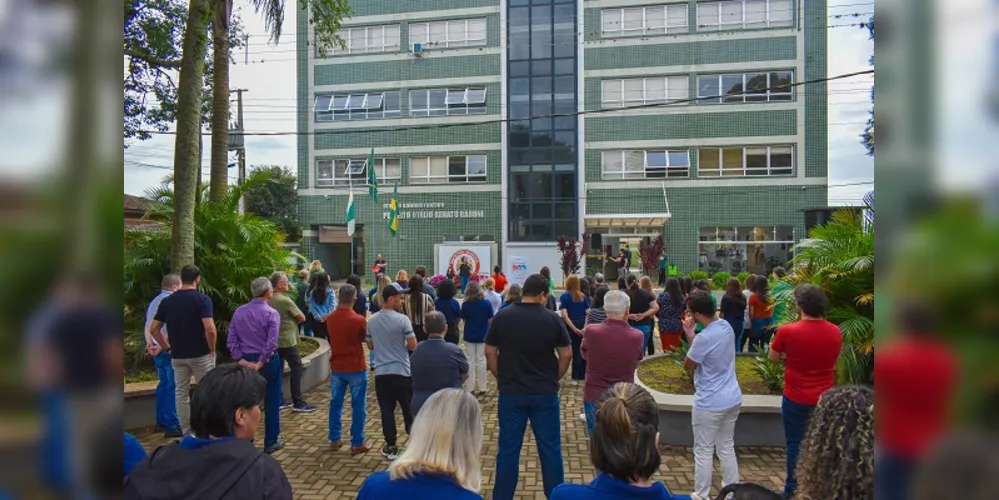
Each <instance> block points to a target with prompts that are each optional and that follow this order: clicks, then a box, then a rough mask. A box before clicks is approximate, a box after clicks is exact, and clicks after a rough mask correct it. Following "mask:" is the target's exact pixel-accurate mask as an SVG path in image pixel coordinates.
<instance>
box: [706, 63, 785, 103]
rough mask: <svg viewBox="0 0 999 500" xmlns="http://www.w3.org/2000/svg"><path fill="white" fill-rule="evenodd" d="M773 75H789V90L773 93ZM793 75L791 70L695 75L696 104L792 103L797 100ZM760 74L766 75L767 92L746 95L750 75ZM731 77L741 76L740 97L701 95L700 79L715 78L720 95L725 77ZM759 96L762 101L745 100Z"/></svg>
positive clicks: (723, 87) (723, 88)
mask: <svg viewBox="0 0 999 500" xmlns="http://www.w3.org/2000/svg"><path fill="white" fill-rule="evenodd" d="M774 73H790V74H791V83H790V87H789V89H788V91H787V92H774V91H773V87H774V84H773V75H774ZM794 73H795V72H794V70H793V69H778V70H759V71H747V72H744V73H718V74H706V75H697V77H696V80H697V102H698V103H703V104H711V105H714V104H752V103H758V102H794V101H795V100H796V98H797V96H796V94H795V92H794V83H795V81H794ZM760 74H765V75H767V86H766V88H767V91H766V93H764V94H748V93H746V89H747V87H748V84H749V80H750V75H760ZM733 76H741V77H742V91H743V94H741V95H735V96H731V97H728V96H725V95H724V94H723V95H719V96H707V95H701V79H702V78H715V79H716V83H717V84H718V92H719V93H720V92H724V90H725V85H724V83H722V82H723V81H724V79H725V77H733ZM760 96H762V97H764V99H759V100H747V98H748V97H760ZM708 97H714V98H715V99H708ZM780 97H786V99H782V98H780ZM732 99H739V100H732Z"/></svg>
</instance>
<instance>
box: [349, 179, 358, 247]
mask: <svg viewBox="0 0 999 500" xmlns="http://www.w3.org/2000/svg"><path fill="white" fill-rule="evenodd" d="M356 219H357V218H356V217H355V216H354V190H351V191H350V198H349V199H348V200H347V236H354V226H355V225H356V222H357V220H356Z"/></svg>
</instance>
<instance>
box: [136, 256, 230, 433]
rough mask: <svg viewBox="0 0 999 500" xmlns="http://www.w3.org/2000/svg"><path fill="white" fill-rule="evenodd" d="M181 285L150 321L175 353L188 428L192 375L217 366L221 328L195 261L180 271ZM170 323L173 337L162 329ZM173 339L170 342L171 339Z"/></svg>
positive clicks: (179, 406) (159, 340)
mask: <svg viewBox="0 0 999 500" xmlns="http://www.w3.org/2000/svg"><path fill="white" fill-rule="evenodd" d="M180 283H181V285H180V289H179V290H177V291H176V292H173V294H171V295H170V296H169V297H167V298H165V299H163V301H162V302H160V306H159V308H158V309H157V310H156V316H155V317H154V318H153V321H152V322H151V323H150V324H149V334H150V335H152V336H153V338H154V339H156V342H157V343H158V344H159V345H160V346H162V347H163V349H164V350H165V351H167V352H169V353H170V355H171V356H172V357H173V370H174V380H175V381H176V384H177V417H178V418H179V419H180V425H181V426H182V427H184V429H185V430H187V429H190V428H191V424H190V417H191V398H190V393H191V375H192V374H193V375H194V380H195V382H199V381H201V377H204V376H205V374H206V373H208V371H209V370H211V369H212V368H215V341H216V338H217V337H218V331H217V330H216V329H215V321H214V320H213V319H212V300H211V299H209V298H208V296H207V295H205V294H203V293H201V292H199V291H198V284H199V283H201V270H200V269H198V267H197V266H195V265H194V264H188V265H186V266H184V268H183V269H181V271H180ZM163 325H166V327H167V331H169V332H170V337H169V339H166V338H164V337H163V333H162V331H161V329H162V327H163ZM168 341H169V342H168Z"/></svg>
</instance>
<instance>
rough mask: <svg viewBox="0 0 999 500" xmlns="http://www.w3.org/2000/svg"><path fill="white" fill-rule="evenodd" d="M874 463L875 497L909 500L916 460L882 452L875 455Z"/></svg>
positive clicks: (887, 499)
mask: <svg viewBox="0 0 999 500" xmlns="http://www.w3.org/2000/svg"><path fill="white" fill-rule="evenodd" d="M874 464H875V465H874V498H877V499H878V500H908V498H909V491H910V490H911V488H910V483H911V482H912V473H913V471H914V470H915V467H916V463H915V461H914V460H912V459H909V458H903V457H900V456H897V455H894V454H892V453H889V452H880V453H877V454H876V455H875V458H874Z"/></svg>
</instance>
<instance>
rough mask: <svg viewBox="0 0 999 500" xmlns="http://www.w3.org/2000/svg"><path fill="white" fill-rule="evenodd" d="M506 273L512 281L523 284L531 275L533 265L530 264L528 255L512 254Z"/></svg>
mask: <svg viewBox="0 0 999 500" xmlns="http://www.w3.org/2000/svg"><path fill="white" fill-rule="evenodd" d="M506 275H507V278H508V279H509V281H510V283H512V284H515V285H523V284H524V282H525V281H527V277H528V276H530V275H531V266H530V265H529V264H528V260H527V257H523V256H520V255H511V256H510V258H508V259H507V265H506Z"/></svg>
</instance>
